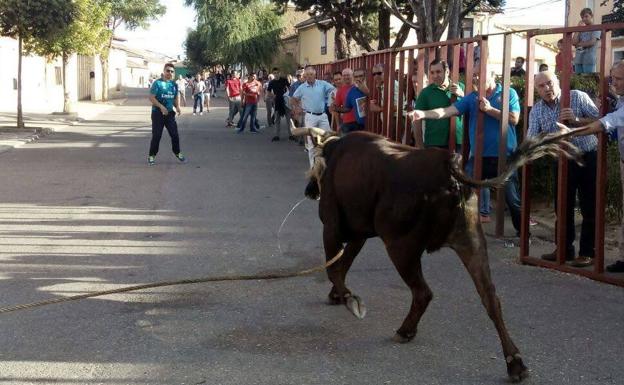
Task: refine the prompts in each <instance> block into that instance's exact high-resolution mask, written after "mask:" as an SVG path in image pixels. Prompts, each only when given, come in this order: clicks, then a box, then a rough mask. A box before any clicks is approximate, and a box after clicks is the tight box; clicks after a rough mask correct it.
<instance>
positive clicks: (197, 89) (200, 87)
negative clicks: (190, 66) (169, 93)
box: [192, 73, 206, 115]
mask: <svg viewBox="0 0 624 385" xmlns="http://www.w3.org/2000/svg"><path fill="white" fill-rule="evenodd" d="M205 90H206V83H205V82H204V81H203V80H202V77H201V75H200V74H199V73H198V74H197V75H195V80H194V81H193V91H192V94H193V115H196V114H197V106H199V114H200V115H203V113H204V91H205Z"/></svg>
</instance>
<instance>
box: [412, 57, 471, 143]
mask: <svg viewBox="0 0 624 385" xmlns="http://www.w3.org/2000/svg"><path fill="white" fill-rule="evenodd" d="M463 96H464V85H463V84H462V83H459V84H454V83H452V82H451V80H450V79H449V67H448V64H447V63H446V62H445V61H444V60H438V59H436V60H434V61H432V62H431V64H429V85H428V86H427V87H425V88H424V89H423V90H422V91H421V92H420V95H418V98H417V99H416V109H417V110H430V109H434V108H444V107H448V106H450V105H452V104H453V102H454V101H455V100H452V99H453V97H455V98H457V99H461V98H462V97H463ZM451 119H455V144H456V148H459V147H460V145H461V144H462V138H463V126H462V119H461V117H459V116H457V117H452V118H448V119H439V120H435V119H426V120H424V122H425V135H424V143H423V134H422V131H423V123H422V121H416V122H414V125H415V127H414V136H415V140H416V148H423V147H439V148H445V149H448V148H449V131H450V127H451Z"/></svg>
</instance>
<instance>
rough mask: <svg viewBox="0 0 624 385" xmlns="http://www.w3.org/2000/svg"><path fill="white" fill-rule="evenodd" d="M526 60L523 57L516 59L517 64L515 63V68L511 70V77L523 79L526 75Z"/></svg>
mask: <svg viewBox="0 0 624 385" xmlns="http://www.w3.org/2000/svg"><path fill="white" fill-rule="evenodd" d="M524 62H525V60H524V58H523V57H522V56H518V57H517V58H516V62H515V63H514V66H513V68H512V69H511V76H518V77H523V76H524V75H525V74H526V71H525V70H524V68H522V67H524Z"/></svg>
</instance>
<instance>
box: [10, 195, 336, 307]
mask: <svg viewBox="0 0 624 385" xmlns="http://www.w3.org/2000/svg"><path fill="white" fill-rule="evenodd" d="M304 200H305V198H304V199H302V200H300V201H299V202H297V204H296V205H295V206H294V207H293V208H292V209H291V210H290V212H289V213H288V214H287V215H286V217H285V218H284V220H283V221H282V224H281V226H280V227H279V230H278V231H277V238H278V239H277V241H278V248H279V250H280V252H281V251H282V249H281V246H280V244H279V233H280V231H281V230H282V227H283V226H284V223H286V219H288V217H289V216H290V214H291V213H292V212H293V211H294V210H295V209H296V208H297V206H299V205H300V204H301V202H303V201H304ZM343 252H344V250H343V249H341V250H340V251H339V252H338V254H336V255H335V256H334V257H333V258H332V259H330V260H329V261H327V262H325V263H324V264H322V265H319V266H316V267H313V268H310V269H305V270H300V271H295V272H284V273H267V274H249V275H233V276H221V277H202V278H195V279H180V280H177V281H160V282H152V283H146V284H144V285H135V286H127V287H122V288H118V289H111V290H102V291H96V292H93V293H87V294H79V295H73V296H70V297H63V298H54V299H48V300H45V301H39V302H31V303H25V304H20V305H14V306H7V307H3V308H0V314H4V313H11V312H14V311H18V310H26V309H32V308H36V307H41V306H46V305H52V304H57V303H63V302H70V301H78V300H81V299H85V298H93V297H101V296H103V295H109V294H120V293H127V292H129V291H137V290H145V289H152V288H155V287H165V286H179V285H190V284H195V283H204V282H225V281H256V280H272V279H284V278H293V277H301V276H304V275H310V274H313V273H317V272H320V271H323V270H325V269H327V268H328V267H330V266H331V265H333V264H334V263H335V262H336V261H338V260H339V259H340V257H342V254H343Z"/></svg>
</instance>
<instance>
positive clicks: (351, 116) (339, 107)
mask: <svg viewBox="0 0 624 385" xmlns="http://www.w3.org/2000/svg"><path fill="white" fill-rule="evenodd" d="M341 78H342V86H340V88H338V89H337V90H336V98H335V100H334V103H333V104H332V106H331V107H330V111H331V113H332V114H339V115H340V132H341V133H343V134H347V133H349V132H351V131H354V130H358V129H359V128H358V127H357V124H358V123H357V121H356V119H355V111H353V109H352V108H347V107H345V103H346V101H347V94H348V93H349V91H351V88H353V70H352V69H351V68H345V69H343V70H342V74H341ZM334 86H335V84H334Z"/></svg>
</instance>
